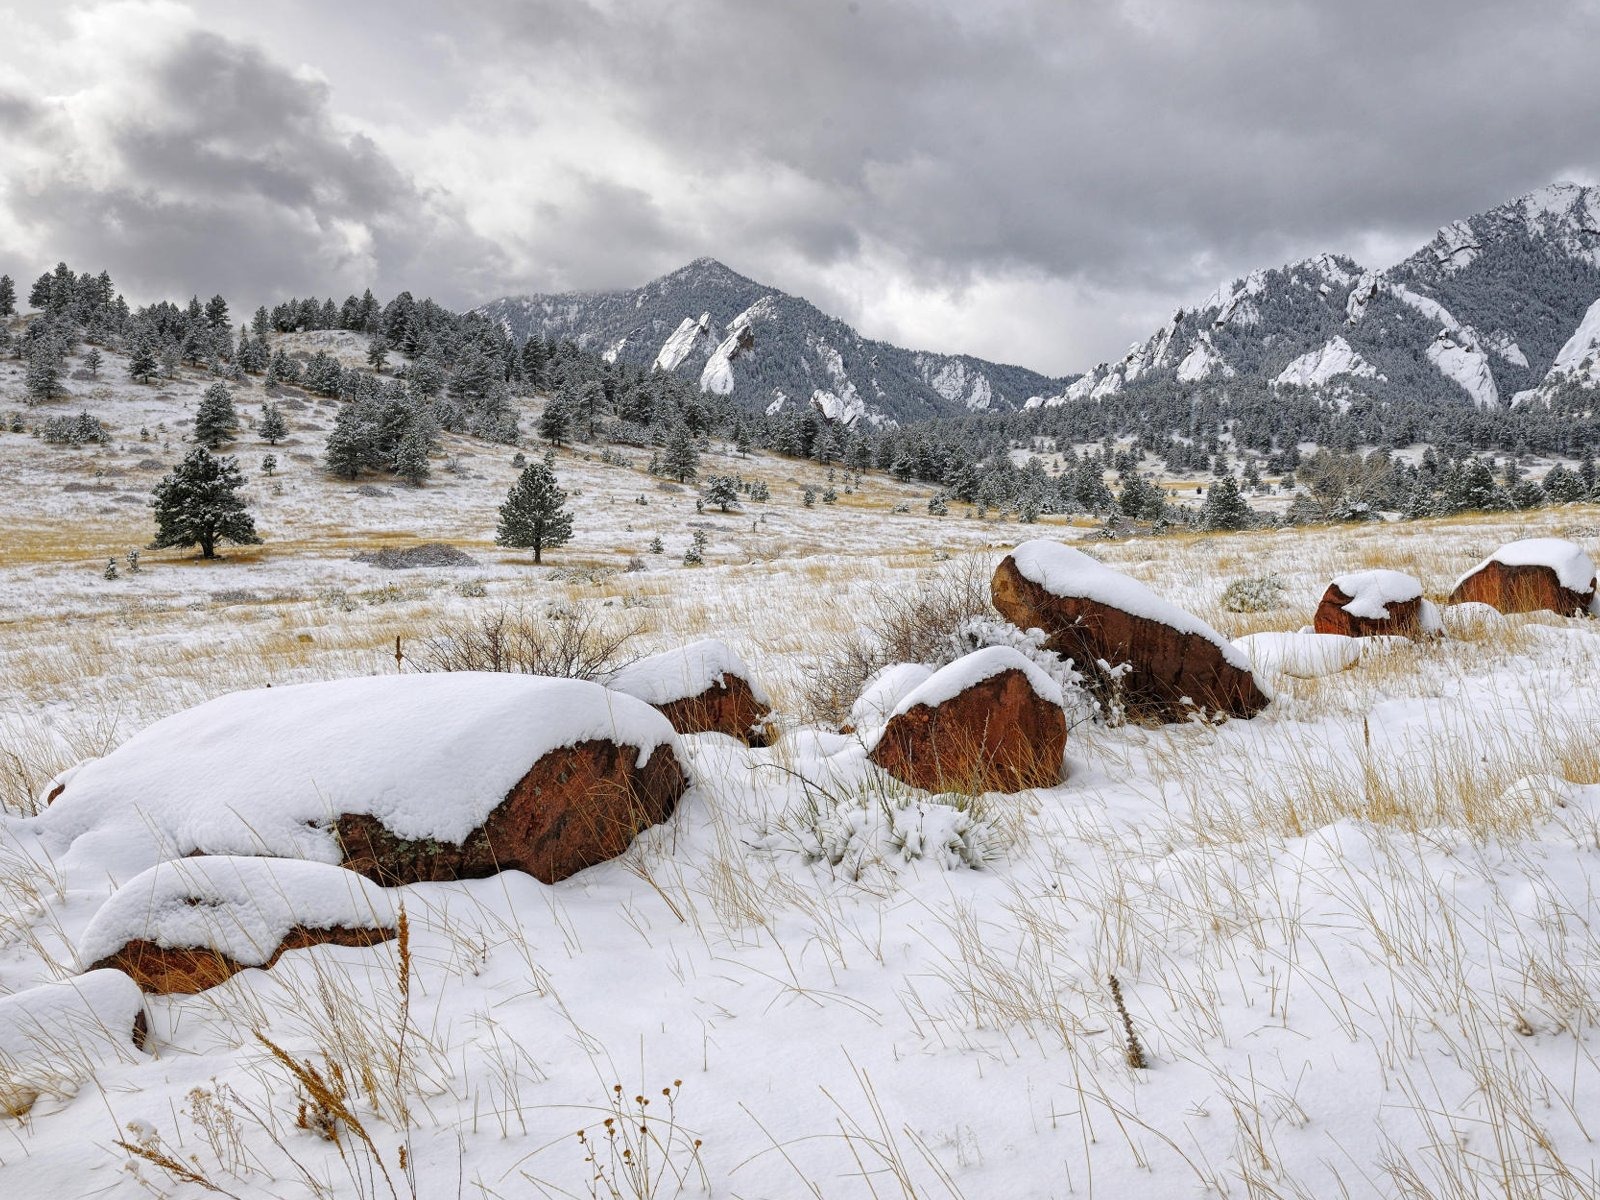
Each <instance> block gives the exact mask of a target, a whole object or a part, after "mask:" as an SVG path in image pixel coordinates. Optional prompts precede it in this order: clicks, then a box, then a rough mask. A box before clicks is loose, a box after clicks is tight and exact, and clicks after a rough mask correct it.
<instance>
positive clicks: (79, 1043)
mask: <svg viewBox="0 0 1600 1200" xmlns="http://www.w3.org/2000/svg"><path fill="white" fill-rule="evenodd" d="M144 1039H145V1015H144V997H143V995H141V994H140V992H139V989H138V987H137V986H136V985H135V984H134V982H133V980H131V979H129V978H128V977H127V976H126V975H124V974H123V973H122V972H121V971H90V972H89V973H88V974H86V975H80V976H78V977H77V978H76V979H69V980H67V981H66V982H65V983H47V984H44V985H42V986H40V987H34V988H29V989H27V990H26V991H22V992H17V993H16V994H15V995H11V996H5V997H0V1116H10V1117H19V1116H22V1115H23V1114H24V1113H26V1112H27V1111H28V1110H29V1109H30V1108H32V1107H33V1105H34V1103H35V1102H36V1101H37V1100H38V1099H39V1098H40V1097H41V1096H52V1097H56V1098H58V1099H65V1098H66V1097H68V1096H71V1095H72V1094H73V1093H74V1092H76V1091H77V1089H78V1085H79V1084H81V1083H82V1082H83V1081H84V1080H85V1079H88V1078H90V1077H91V1076H92V1075H93V1074H94V1073H95V1071H96V1070H98V1069H99V1068H100V1067H102V1066H104V1065H106V1064H110V1063H119V1062H136V1061H138V1059H139V1058H140V1054H139V1051H140V1050H141V1049H142V1048H143V1046H144Z"/></svg>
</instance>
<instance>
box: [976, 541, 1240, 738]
mask: <svg viewBox="0 0 1600 1200" xmlns="http://www.w3.org/2000/svg"><path fill="white" fill-rule="evenodd" d="M989 590H990V595H991V597H992V598H993V600H994V606H995V607H996V608H997V609H999V610H1000V613H1001V615H1002V616H1004V617H1005V618H1006V620H1008V621H1010V622H1011V623H1012V624H1013V625H1016V626H1017V627H1018V628H1019V629H1040V630H1043V631H1044V634H1045V637H1046V641H1045V647H1046V648H1047V649H1049V650H1053V651H1055V652H1056V653H1057V654H1060V655H1062V656H1063V657H1065V658H1070V659H1072V661H1073V663H1074V664H1075V665H1076V667H1077V668H1078V670H1079V671H1081V672H1083V674H1084V675H1085V676H1086V677H1087V679H1088V680H1089V682H1090V684H1091V686H1093V687H1095V688H1096V690H1097V691H1099V692H1100V694H1101V698H1102V700H1103V701H1115V702H1118V703H1121V704H1122V705H1123V706H1124V708H1125V709H1126V711H1127V712H1128V713H1130V714H1131V715H1135V716H1139V717H1145V718H1150V719H1156V720H1163V721H1182V720H1186V719H1188V718H1189V717H1190V716H1191V715H1194V714H1196V713H1198V712H1200V711H1202V710H1203V711H1207V712H1212V713H1220V714H1225V715H1227V716H1233V717H1251V716H1254V715H1255V714H1256V713H1258V712H1260V711H1261V710H1262V709H1263V708H1265V707H1266V706H1267V705H1268V704H1269V703H1270V702H1271V697H1270V696H1269V695H1268V694H1267V693H1266V691H1265V690H1264V689H1263V688H1262V687H1261V686H1260V685H1259V684H1258V683H1257V682H1256V679H1255V676H1254V675H1253V674H1252V673H1251V670H1250V660H1249V659H1248V658H1247V657H1246V656H1245V655H1244V653H1243V652H1242V651H1241V650H1240V649H1239V648H1238V647H1237V646H1235V645H1234V644H1233V643H1232V642H1230V641H1229V640H1228V639H1227V638H1225V637H1223V636H1222V635H1221V634H1220V633H1218V632H1217V631H1216V630H1215V629H1213V628H1212V627H1211V626H1210V625H1207V624H1206V623H1205V622H1204V621H1202V620H1201V619H1200V618H1199V617H1197V616H1195V615H1194V614H1193V613H1190V612H1186V611H1185V610H1184V609H1181V608H1179V607H1178V606H1177V605H1175V604H1171V603H1168V602H1167V601H1166V600H1163V599H1161V597H1159V596H1157V595H1156V594H1155V593H1154V592H1152V591H1151V590H1150V589H1149V588H1147V587H1145V585H1144V584H1142V583H1140V582H1139V581H1138V580H1136V579H1130V578H1129V577H1128V576H1126V575H1124V574H1122V572H1120V571H1116V570H1113V569H1112V568H1110V567H1108V566H1106V565H1105V564H1104V563H1101V562H1099V561H1098V560H1097V559H1093V558H1091V557H1089V555H1087V554H1084V553H1083V552H1082V551H1081V550H1075V549H1073V548H1072V547H1070V546H1065V545H1062V544H1061V543H1060V542H1053V541H1049V540H1048V539H1043V538H1041V539H1037V540H1035V541H1031V542H1024V543H1023V544H1022V545H1020V546H1018V547H1017V548H1016V549H1015V550H1013V551H1012V552H1011V553H1010V554H1008V555H1007V556H1006V557H1005V559H1004V560H1002V562H1001V563H1000V566H999V567H998V568H997V569H996V570H995V573H994V578H993V579H992V580H991V581H990V585H989Z"/></svg>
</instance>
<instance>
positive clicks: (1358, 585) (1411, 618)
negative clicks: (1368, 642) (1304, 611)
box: [1311, 569, 1438, 638]
mask: <svg viewBox="0 0 1600 1200" xmlns="http://www.w3.org/2000/svg"><path fill="white" fill-rule="evenodd" d="M1432 607H1433V606H1432V605H1430V604H1429V603H1428V602H1427V601H1426V600H1424V599H1423V598H1422V584H1421V582H1420V581H1418V580H1417V579H1416V578H1415V577H1414V576H1411V575H1407V574H1406V573H1405V572H1403V571H1388V570H1381V569H1379V570H1371V571H1351V572H1350V573H1348V574H1345V575H1340V576H1339V577H1338V578H1337V579H1335V580H1333V582H1332V583H1330V584H1328V590H1327V591H1325V592H1324V593H1323V594H1322V602H1321V603H1320V604H1318V605H1317V612H1316V616H1314V617H1313V618H1312V622H1311V625H1312V628H1313V629H1314V630H1315V631H1316V632H1317V633H1337V634H1342V635H1343V636H1345V637H1386V636H1389V635H1396V636H1399V637H1408V638H1418V637H1421V636H1423V635H1424V634H1426V633H1430V632H1437V629H1438V621H1437V614H1436V613H1434V612H1433V611H1432Z"/></svg>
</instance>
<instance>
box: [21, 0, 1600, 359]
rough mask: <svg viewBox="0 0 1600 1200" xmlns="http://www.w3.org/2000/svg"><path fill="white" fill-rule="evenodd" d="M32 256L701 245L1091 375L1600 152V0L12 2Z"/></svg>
mask: <svg viewBox="0 0 1600 1200" xmlns="http://www.w3.org/2000/svg"><path fill="white" fill-rule="evenodd" d="M0 41H3V42H4V52H3V54H0V271H8V272H10V273H11V274H12V275H14V276H16V277H18V278H19V279H22V280H24V281H31V280H32V279H33V278H34V277H35V276H36V275H37V274H38V273H39V271H41V270H43V269H44V268H46V267H49V266H51V265H53V264H54V263H55V262H56V261H57V260H58V259H61V258H66V259H67V260H68V261H69V262H71V263H72V264H73V265H74V266H76V267H78V268H80V269H82V268H90V269H95V270H98V269H99V268H100V267H102V266H104V267H106V268H108V269H109V270H110V271H111V273H112V275H113V276H114V277H115V278H116V280H117V282H118V283H119V285H120V286H122V288H123V289H124V290H125V291H126V292H127V294H128V295H129V298H130V299H131V300H136V301H144V300H148V299H152V298H157V297H165V296H168V295H172V296H178V295H181V296H183V297H187V296H188V295H189V294H190V293H191V292H194V291H199V292H201V293H202V295H204V294H208V293H210V292H213V291H221V292H223V293H224V294H225V295H227V296H228V297H229V299H230V300H231V301H232V302H233V303H234V304H235V305H236V306H238V305H241V304H247V305H249V306H251V307H253V306H254V304H255V303H257V302H259V301H261V300H271V299H274V298H279V297H282V296H287V295H290V294H302V295H303V294H307V293H313V292H314V293H317V294H326V293H329V292H333V293H336V294H337V295H339V296H341V297H342V296H343V295H344V294H345V293H347V292H350V291H359V290H360V289H361V288H362V287H364V286H369V285H370V286H371V287H372V288H373V289H374V291H376V292H377V293H378V294H379V295H380V296H381V297H383V298H385V299H386V298H388V296H390V295H392V294H393V293H394V292H396V291H398V290H400V289H401V288H409V289H411V290H412V291H414V292H416V293H417V294H419V295H420V294H423V293H429V294H432V295H433V296H434V297H436V298H437V299H439V300H440V301H441V302H443V303H446V304H449V305H451V306H454V307H466V306H470V305H471V304H473V303H477V302H480V301H483V300H487V299H491V298H493V297H495V296H499V295H503V294H506V293H509V292H523V291H550V290H566V289H592V288H612V287H631V286H636V285H638V284H640V283H643V282H645V281H646V280H648V279H651V278H653V277H655V276H657V275H659V274H662V273H663V272H665V271H669V270H671V269H673V268H674V267H677V266H680V265H682V264H683V263H684V262H686V261H688V260H689V259H692V258H695V257H698V256H700V255H711V256H713V257H716V258H719V259H721V260H722V261H724V262H725V263H727V264H728V265H729V266H731V267H733V268H734V269H736V270H738V271H741V272H743V273H744V274H746V275H749V276H751V277H753V278H755V279H758V280H760V281H762V282H765V283H771V284H773V285H775V286H778V287H781V288H783V289H784V290H786V291H790V292H794V293H797V294H800V295H803V296H805V297H806V298H808V299H810V300H812V301H813V302H815V303H816V304H817V305H819V306H820V307H821V308H823V309H825V310H827V311H830V312H832V313H835V314H837V315H839V316H841V317H843V318H845V319H846V320H848V321H850V322H852V323H853V324H855V325H856V326H857V327H858V328H860V329H861V330H862V331H863V332H864V333H867V334H869V335H872V336H876V337H883V338H887V339H890V340H892V341H895V342H899V343H901V344H904V345H909V346H913V347H916V348H919V349H922V348H926V349H936V350H945V351H964V352H968V353H973V354H980V355H983V356H985V357H989V358H997V359H1002V360H1007V361H1013V362H1020V363H1023V364H1025V365H1028V366H1031V367H1034V368H1036V369H1039V370H1044V371H1049V372H1052V373H1064V372H1068V371H1076V370H1083V369H1086V368H1088V367H1090V366H1092V365H1094V364H1095V363H1096V362H1099V361H1102V360H1105V359H1108V358H1115V357H1117V356H1118V355H1119V354H1120V353H1121V352H1122V350H1123V349H1124V348H1125V347H1126V345H1127V343H1128V342H1130V341H1132V340H1133V339H1135V338H1142V337H1143V336H1145V335H1146V334H1148V333H1149V332H1150V331H1151V329H1152V328H1153V327H1154V326H1155V325H1156V324H1157V323H1158V322H1159V321H1161V320H1162V319H1164V318H1165V317H1166V316H1167V315H1168V314H1169V313H1170V312H1171V310H1172V309H1173V308H1175V307H1177V306H1179V305H1181V304H1185V303H1192V302H1194V301H1195V300H1198V299H1199V298H1200V297H1202V296H1203V295H1205V294H1206V293H1207V292H1209V291H1210V290H1211V289H1212V288H1213V287H1214V286H1215V284H1216V283H1217V282H1218V281H1219V280H1221V279H1222V278H1224V277H1232V276H1234V275H1237V274H1240V273H1242V272H1244V271H1246V270H1248V269H1250V268H1251V267H1254V266H1261V265H1275V264H1277V263H1280V262H1283V261H1287V260H1289V259H1292V258H1297V257H1300V256H1303V255H1305V254H1309V253H1312V252H1315V251H1318V250H1323V249H1329V250H1336V251H1341V252H1344V253H1347V254H1350V255H1352V256H1353V257H1355V258H1357V259H1358V260H1359V261H1361V262H1363V263H1364V264H1368V265H1379V266H1381V265H1386V264H1387V263H1388V262H1391V261H1394V260H1396V259H1398V258H1400V257H1403V256H1404V254H1405V253H1407V252H1409V251H1410V250H1411V249H1413V248H1415V246H1417V245H1418V244H1420V243H1421V242H1422V241H1424V240H1426V238H1427V237H1428V236H1430V234H1431V233H1432V231H1433V229H1434V228H1435V227H1436V226H1438V225H1440V224H1442V223H1444V222H1445V221H1447V220H1449V219H1451V218H1454V217H1457V216H1465V215H1468V214H1470V213H1473V212H1476V211H1480V210H1482V209H1484V208H1488V207H1491V206H1493V205H1494V204H1497V203H1500V202H1502V201H1504V200H1507V199H1510V198H1512V197H1514V196H1516V195H1519V194H1521V193H1523V192H1526V191H1529V190H1531V189H1532V188H1534V187H1537V186H1539V185H1541V184H1544V183H1548V182H1551V181H1552V180H1555V179H1563V178H1565V179H1575V180H1577V181H1579V182H1583V183H1593V182H1600V67H1597V63H1600V0H1517V2H1516V3H1507V2H1506V0H1494V2H1492V3H1491V2H1478V0H1300V2H1295V0H1126V2H1121V3H1113V2H1110V0H1106V2H1095V3H1088V2H1076V0H968V2H966V3H955V2H953V0H951V2H947V3H935V2H932V0H923V2H917V3H899V2H883V3H879V2H874V0H858V2H849V3H847V2H845V0H787V2H781V3H780V2H763V0H636V2H632V3H629V2H625V0H548V2H547V0H452V2H451V3H449V4H442V3H435V2H433V0H387V2H384V3H361V2H344V3H339V4H330V3H322V2H315V0H271V2H270V3H262V2H261V0H203V2H195V3H188V4H185V3H180V2H177V0H122V2H116V3H69V2H65V0H0Z"/></svg>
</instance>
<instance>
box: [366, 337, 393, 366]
mask: <svg viewBox="0 0 1600 1200" xmlns="http://www.w3.org/2000/svg"><path fill="white" fill-rule="evenodd" d="M388 363H389V343H388V342H387V341H385V340H384V337H383V334H381V333H379V334H374V335H373V338H372V340H371V341H369V342H368V343H367V366H369V367H371V368H372V369H373V370H374V371H379V372H381V371H382V370H383V368H384V367H386V366H387V365H388Z"/></svg>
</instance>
